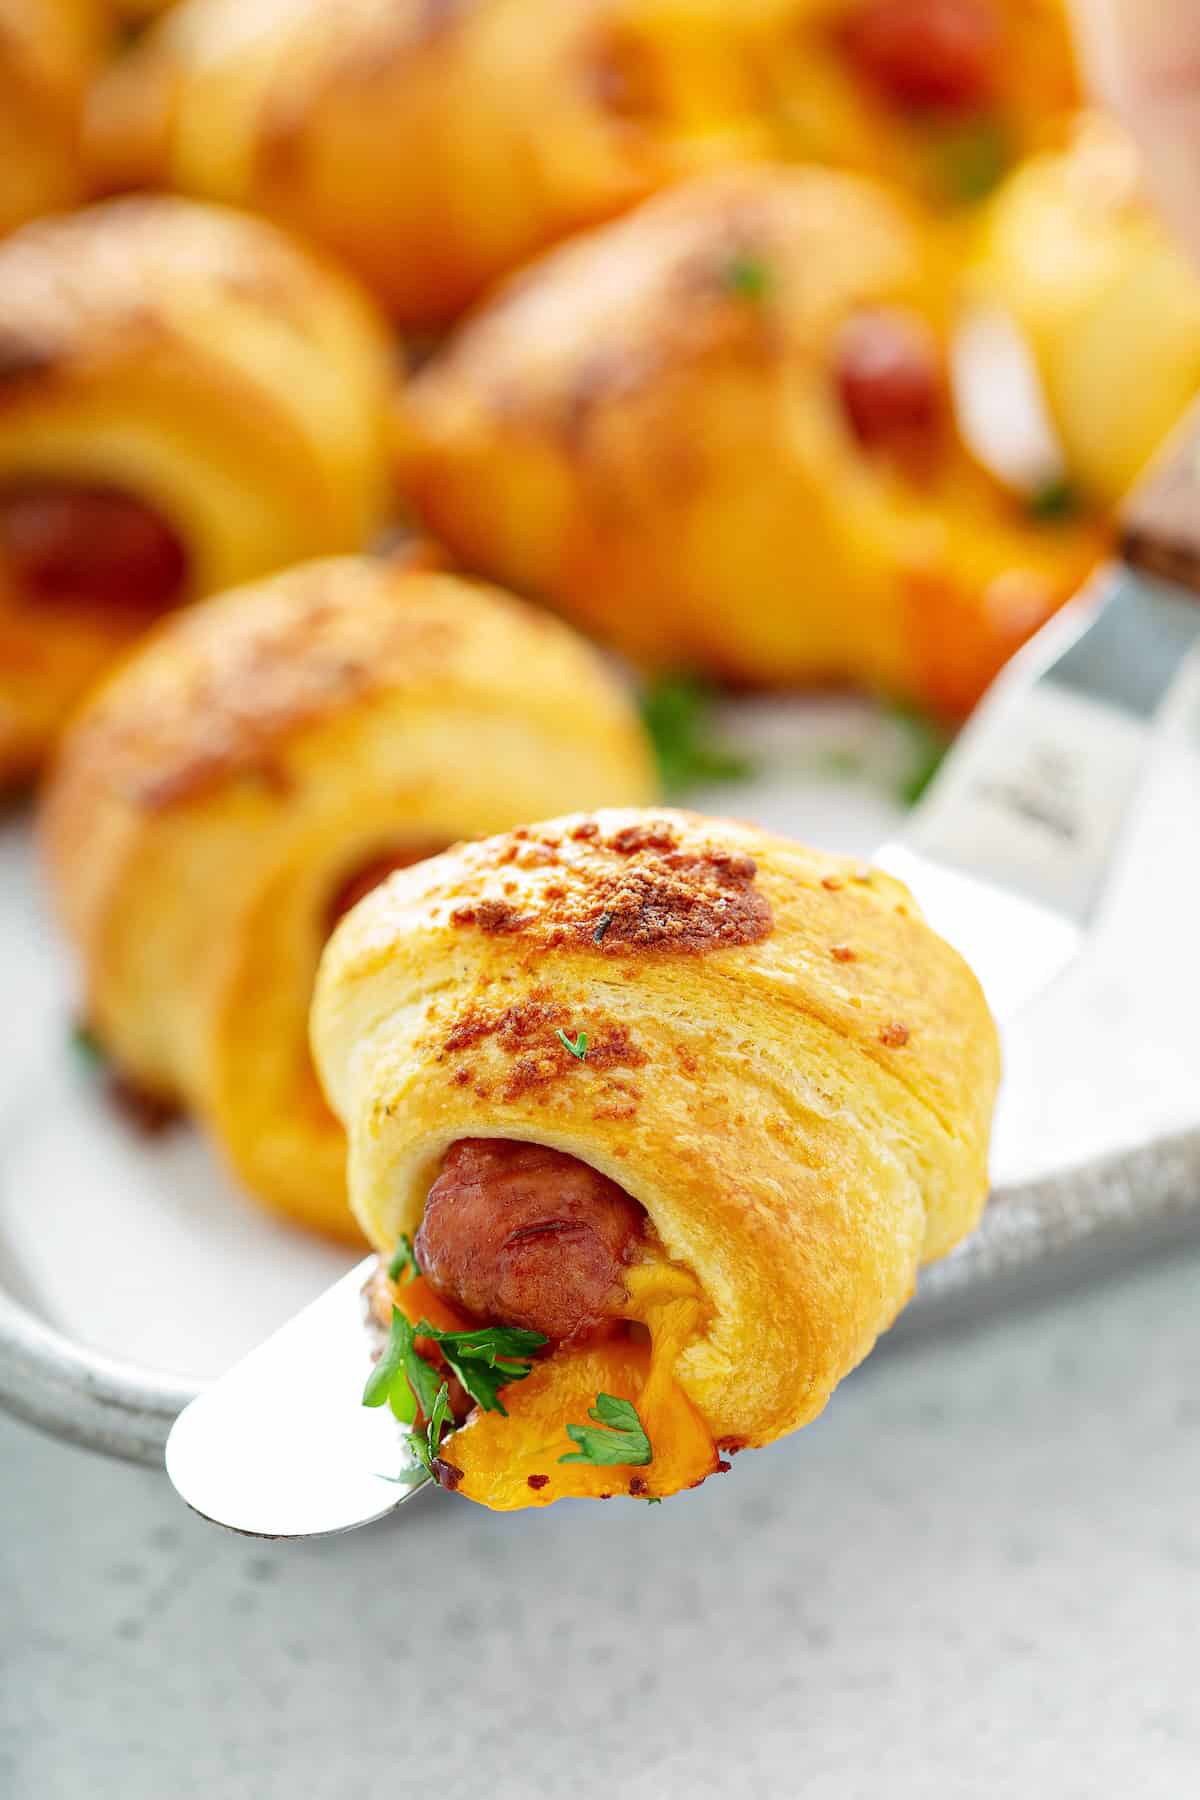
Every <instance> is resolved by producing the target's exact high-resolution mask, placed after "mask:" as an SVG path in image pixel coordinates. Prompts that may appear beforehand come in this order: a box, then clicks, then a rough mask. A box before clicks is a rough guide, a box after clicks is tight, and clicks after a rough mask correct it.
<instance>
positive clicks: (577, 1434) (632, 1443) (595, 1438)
mask: <svg viewBox="0 0 1200 1800" xmlns="http://www.w3.org/2000/svg"><path fill="white" fill-rule="evenodd" d="M588 1418H589V1419H592V1420H594V1421H595V1423H594V1424H592V1425H568V1426H567V1436H568V1437H569V1438H570V1440H571V1442H572V1443H573V1444H578V1446H579V1448H578V1450H576V1451H572V1452H570V1453H569V1454H568V1455H567V1456H560V1457H559V1459H558V1460H559V1462H560V1463H577V1462H578V1463H597V1464H604V1465H607V1464H610V1463H621V1464H626V1463H638V1464H640V1463H648V1462H649V1461H650V1459H651V1456H652V1455H653V1452H652V1451H651V1449H650V1439H649V1438H648V1437H647V1436H646V1432H645V1427H644V1426H643V1424H642V1421H641V1420H640V1419H639V1418H638V1415H637V1409H636V1408H635V1407H634V1406H633V1404H632V1402H630V1401H628V1400H618V1399H617V1398H616V1397H615V1395H613V1394H597V1395H596V1404H595V1406H589V1407H588ZM597 1426H599V1427H601V1429H600V1430H597V1429H596V1427H597Z"/></svg>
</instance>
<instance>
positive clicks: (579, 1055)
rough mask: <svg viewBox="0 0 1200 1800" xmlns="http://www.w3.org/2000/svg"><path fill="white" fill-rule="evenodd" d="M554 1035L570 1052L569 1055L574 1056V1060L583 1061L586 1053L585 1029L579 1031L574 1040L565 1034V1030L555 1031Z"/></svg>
mask: <svg viewBox="0 0 1200 1800" xmlns="http://www.w3.org/2000/svg"><path fill="white" fill-rule="evenodd" d="M554 1035H555V1037H556V1038H557V1039H558V1041H559V1043H560V1044H561V1045H562V1047H563V1049H564V1050H569V1051H570V1052H571V1055H572V1056H573V1057H574V1058H575V1060H576V1062H582V1061H583V1059H584V1057H585V1056H586V1055H587V1053H588V1034H587V1032H586V1031H581V1032H580V1033H579V1035H578V1036H577V1037H576V1038H575V1040H574V1042H572V1040H571V1039H570V1038H569V1037H568V1036H567V1034H566V1032H565V1031H562V1030H559V1031H556V1032H555V1034H554Z"/></svg>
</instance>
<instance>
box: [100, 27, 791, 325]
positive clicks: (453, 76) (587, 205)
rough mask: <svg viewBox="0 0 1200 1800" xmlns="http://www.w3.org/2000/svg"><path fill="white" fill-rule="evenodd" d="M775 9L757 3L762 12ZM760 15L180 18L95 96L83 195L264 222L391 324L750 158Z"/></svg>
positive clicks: (756, 137) (756, 123) (446, 305)
mask: <svg viewBox="0 0 1200 1800" xmlns="http://www.w3.org/2000/svg"><path fill="white" fill-rule="evenodd" d="M773 3H774V0H772V4H773ZM762 10H763V9H762V4H761V0H570V4H563V0H472V3H471V4H469V5H466V6H463V5H430V4H429V0H338V3H337V4H332V3H331V0H292V4H290V5H288V6H286V7H281V6H279V5H277V4H275V0H186V3H185V4H182V5H179V6H177V7H175V8H174V9H173V11H172V12H171V14H170V15H169V16H168V17H167V18H166V19H164V20H163V21H162V23H161V25H158V26H156V27H155V28H153V29H152V31H151V32H150V34H149V36H148V37H147V38H146V39H145V40H144V41H143V43H142V44H140V45H139V46H137V47H136V49H135V50H134V52H133V53H132V54H131V55H130V56H129V57H128V58H126V59H124V60H123V61H121V62H119V63H118V64H117V65H116V66H115V67H114V68H113V70H112V72H111V74H110V76H109V77H108V78H106V80H105V81H104V82H103V83H102V84H101V85H100V87H99V89H98V90H97V93H96V96H95V102H94V106H93V109H92V118H91V133H90V136H91V155H92V159H93V163H94V166H95V170H96V174H97V179H99V180H100V181H102V182H103V181H105V180H107V181H108V182H110V183H115V184H117V185H145V184H148V183H149V184H161V185H169V186H173V187H176V188H180V189H182V190H184V191H186V192H189V193H195V194H201V195H205V196H207V197H209V198H211V199H216V200H224V201H228V202H230V203H232V204H237V205H245V206H249V207H252V208H254V209H255V210H257V211H261V212H265V213H268V214H270V215H271V216H272V217H274V218H277V219H280V220H282V221H284V222H285V223H287V224H290V225H292V226H294V227H295V228H296V229H298V230H300V231H302V232H304V233H305V234H306V235H308V236H311V237H312V238H314V239H316V240H317V241H318V242H320V243H322V244H324V245H325V246H326V247H327V248H328V249H329V250H331V251H333V252H334V253H336V255H337V256H338V257H339V258H341V259H342V260H343V261H344V262H345V263H346V264H348V265H349V266H350V267H351V268H354V269H356V270H357V271H358V272H359V274H360V275H362V276H363V277H364V278H365V279H366V280H367V281H368V282H369V283H370V284H371V285H372V286H373V287H374V288H375V290H376V291H377V293H378V294H379V295H380V296H381V298H383V299H384V300H385V301H386V303H387V304H388V306H389V307H390V308H391V309H392V311H393V312H394V313H395V314H396V315H397V317H398V318H400V319H401V320H402V321H404V322H405V323H408V324H415V325H429V324H435V323H437V322H439V321H442V320H445V319H447V318H449V317H451V316H453V315H454V314H456V313H458V312H459V311H461V309H462V308H463V306H464V305H465V304H466V303H467V302H468V301H469V300H471V299H473V298H474V297H475V295H476V294H477V293H478V292H479V291H480V290H481V288H483V287H484V286H485V285H486V284H487V283H488V282H489V281H491V280H493V279H494V278H495V277H496V276H498V275H500V274H502V273H504V272H505V271H506V270H508V269H510V268H512V267H513V266H514V265H515V264H517V263H518V262H520V261H522V260H523V259H524V258H525V257H527V256H528V255H529V254H530V253H531V252H532V251H535V250H537V249H539V248H540V247H541V246H542V245H544V244H546V243H548V242H550V241H551V240H553V239H554V238H557V237H560V236H562V235H563V234H564V233H565V232H567V231H570V230H572V229H573V228H575V227H577V226H580V225H584V224H588V223H590V222H592V221H594V220H596V219H600V218H606V217H608V216H609V215H611V214H613V213H615V212H619V211H620V210H621V209H622V208H624V207H626V206H628V205H630V204H631V202H633V201H634V200H636V199H638V198H640V197H641V196H642V195H644V194H646V193H648V192H649V191H650V190H651V189H652V188H655V187H658V186H661V185H662V184H663V183H664V182H666V181H669V180H671V179H674V178H675V177H676V176H678V175H680V174H681V173H684V172H686V171H687V170H689V169H692V168H694V167H696V166H697V164H698V163H703V162H706V161H709V160H711V159H712V158H714V157H718V156H726V157H727V156H728V155H729V154H730V152H731V150H736V151H738V152H740V153H742V154H745V153H748V152H749V151H751V150H753V149H756V148H759V147H761V146H762V145H764V144H765V142H766V136H767V132H768V125H767V122H766V121H765V119H760V118H759V117H758V116H757V114H756V106H757V102H758V98H759V93H758V87H757V80H758V77H757V74H756V71H755V67H754V64H753V61H752V59H750V58H749V57H748V56H746V55H743V54H741V53H740V51H741V46H742V45H743V43H744V42H746V41H748V40H749V39H750V38H751V37H754V36H756V34H757V33H758V32H759V30H760V26H761V21H760V18H759V14H760V12H761V11H762Z"/></svg>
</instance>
